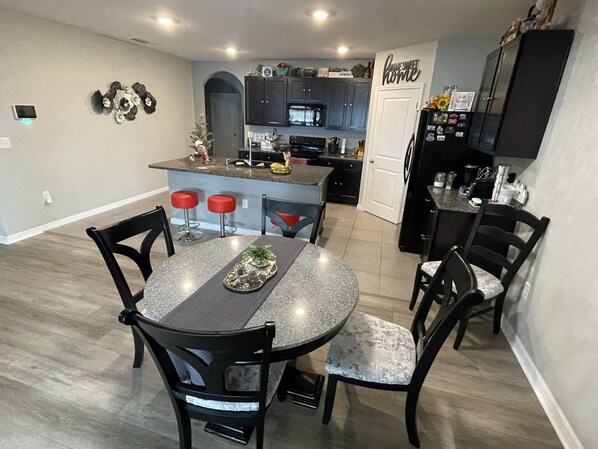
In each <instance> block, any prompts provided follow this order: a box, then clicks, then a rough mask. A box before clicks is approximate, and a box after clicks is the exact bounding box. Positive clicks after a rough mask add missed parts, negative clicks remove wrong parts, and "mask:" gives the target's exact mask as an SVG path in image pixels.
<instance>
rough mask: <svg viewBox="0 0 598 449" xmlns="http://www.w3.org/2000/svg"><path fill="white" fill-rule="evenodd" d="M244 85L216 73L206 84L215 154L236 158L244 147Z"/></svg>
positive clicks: (207, 108) (233, 78) (222, 73)
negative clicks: (238, 151) (239, 150)
mask: <svg viewBox="0 0 598 449" xmlns="http://www.w3.org/2000/svg"><path fill="white" fill-rule="evenodd" d="M242 92H243V84H241V81H239V79H238V78H237V77H236V76H235V75H233V74H232V73H229V72H216V73H214V74H213V75H212V76H211V77H210V78H209V79H208V80H207V81H206V83H205V84H204V98H205V102H206V105H205V106H206V123H207V125H208V129H210V130H211V131H212V135H213V136H214V143H213V146H212V154H213V155H214V156H219V157H234V158H236V157H237V150H238V149H239V148H243V122H244V120H243V107H242V95H241V93H242Z"/></svg>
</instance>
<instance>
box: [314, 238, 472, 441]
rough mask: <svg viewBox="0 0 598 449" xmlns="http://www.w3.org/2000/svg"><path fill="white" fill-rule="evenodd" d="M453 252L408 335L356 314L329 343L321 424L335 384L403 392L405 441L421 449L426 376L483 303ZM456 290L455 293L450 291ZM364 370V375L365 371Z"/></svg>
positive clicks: (327, 415)
mask: <svg viewBox="0 0 598 449" xmlns="http://www.w3.org/2000/svg"><path fill="white" fill-rule="evenodd" d="M460 250H461V249H460V248H459V247H456V246H455V247H453V248H451V250H450V251H449V252H448V253H447V254H446V256H445V257H444V259H443V261H442V263H441V264H440V266H439V267H438V270H437V271H436V275H435V276H434V277H433V278H432V280H431V286H432V289H429V290H428V292H426V294H425V295H424V298H423V299H422V301H421V303H420V305H419V308H418V309H417V312H416V313H415V316H414V318H413V322H412V324H411V329H410V330H408V329H406V328H404V327H402V326H399V325H398V324H394V323H390V322H387V321H384V320H381V319H379V318H376V317H372V316H369V315H366V314H363V313H360V312H354V313H353V315H351V317H350V318H349V320H348V322H347V324H346V325H345V327H344V328H343V329H342V330H341V331H340V332H339V334H338V335H337V336H336V337H335V338H334V339H333V340H332V344H331V346H330V350H329V352H328V358H327V360H326V371H328V373H329V375H328V387H327V391H326V403H325V406H324V415H323V417H322V423H323V424H328V422H329V421H330V417H331V415H332V408H333V405H334V397H335V393H336V384H337V382H338V381H342V382H346V383H350V384H354V385H359V386H362V387H368V388H375V389H380V390H393V391H405V392H407V400H406V403H405V423H406V426H407V433H408V436H409V441H410V442H411V444H412V445H414V446H416V447H419V446H420V440H419V436H418V432H417V420H416V408H417V401H418V397H419V394H420V391H421V389H422V386H423V383H424V380H425V379H426V376H427V374H428V371H429V370H430V368H431V367H432V364H433V362H434V359H435V358H436V355H437V354H438V352H439V351H440V349H441V348H442V346H443V344H444V342H445V340H446V338H447V337H448V336H449V334H450V333H451V331H452V329H453V328H454V327H455V325H456V324H457V323H458V322H459V320H460V318H461V316H462V315H463V313H465V311H466V310H467V309H469V308H471V307H473V306H474V305H476V304H480V303H481V302H482V301H483V296H482V292H481V291H479V290H478V289H477V281H476V277H475V275H474V273H473V270H472V268H471V266H470V265H469V264H468V263H467V262H466V261H465V259H464V258H463V257H462V256H461V254H460V253H459V251H460ZM453 284H454V286H455V292H456V300H454V299H453V297H454V295H455V293H453V292H452V291H451V288H450V287H448V286H450V285H453ZM432 292H443V293H442V297H443V300H442V301H441V304H440V306H439V309H438V311H437V313H436V316H435V317H434V319H433V320H432V321H431V323H430V325H429V326H426V320H427V318H428V314H429V312H430V308H431V306H432V303H433V302H434V301H435V300H436V299H437V295H434V294H433V293H432ZM364 368H365V369H364Z"/></svg>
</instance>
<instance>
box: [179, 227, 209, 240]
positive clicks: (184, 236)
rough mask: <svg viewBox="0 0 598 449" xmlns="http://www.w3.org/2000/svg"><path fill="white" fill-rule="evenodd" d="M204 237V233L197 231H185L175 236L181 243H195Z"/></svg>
mask: <svg viewBox="0 0 598 449" xmlns="http://www.w3.org/2000/svg"><path fill="white" fill-rule="evenodd" d="M202 237H203V232H201V231H196V230H195V229H183V230H182V231H179V232H177V233H176V234H175V235H174V238H175V239H176V240H178V241H179V242H193V241H195V240H199V239H200V238H202Z"/></svg>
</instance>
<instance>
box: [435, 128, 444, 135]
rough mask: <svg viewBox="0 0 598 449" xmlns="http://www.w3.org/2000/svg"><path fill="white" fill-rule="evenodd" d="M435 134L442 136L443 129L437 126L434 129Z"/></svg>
mask: <svg viewBox="0 0 598 449" xmlns="http://www.w3.org/2000/svg"><path fill="white" fill-rule="evenodd" d="M436 134H444V128H443V127H442V126H438V127H437V128H436Z"/></svg>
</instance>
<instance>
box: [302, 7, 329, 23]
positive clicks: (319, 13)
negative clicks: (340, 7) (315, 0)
mask: <svg viewBox="0 0 598 449" xmlns="http://www.w3.org/2000/svg"><path fill="white" fill-rule="evenodd" d="M305 14H307V15H308V16H311V17H313V18H314V19H316V20H318V21H322V20H326V19H327V18H329V17H332V16H333V15H334V14H335V12H334V11H332V10H331V9H310V10H308V11H305Z"/></svg>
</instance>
